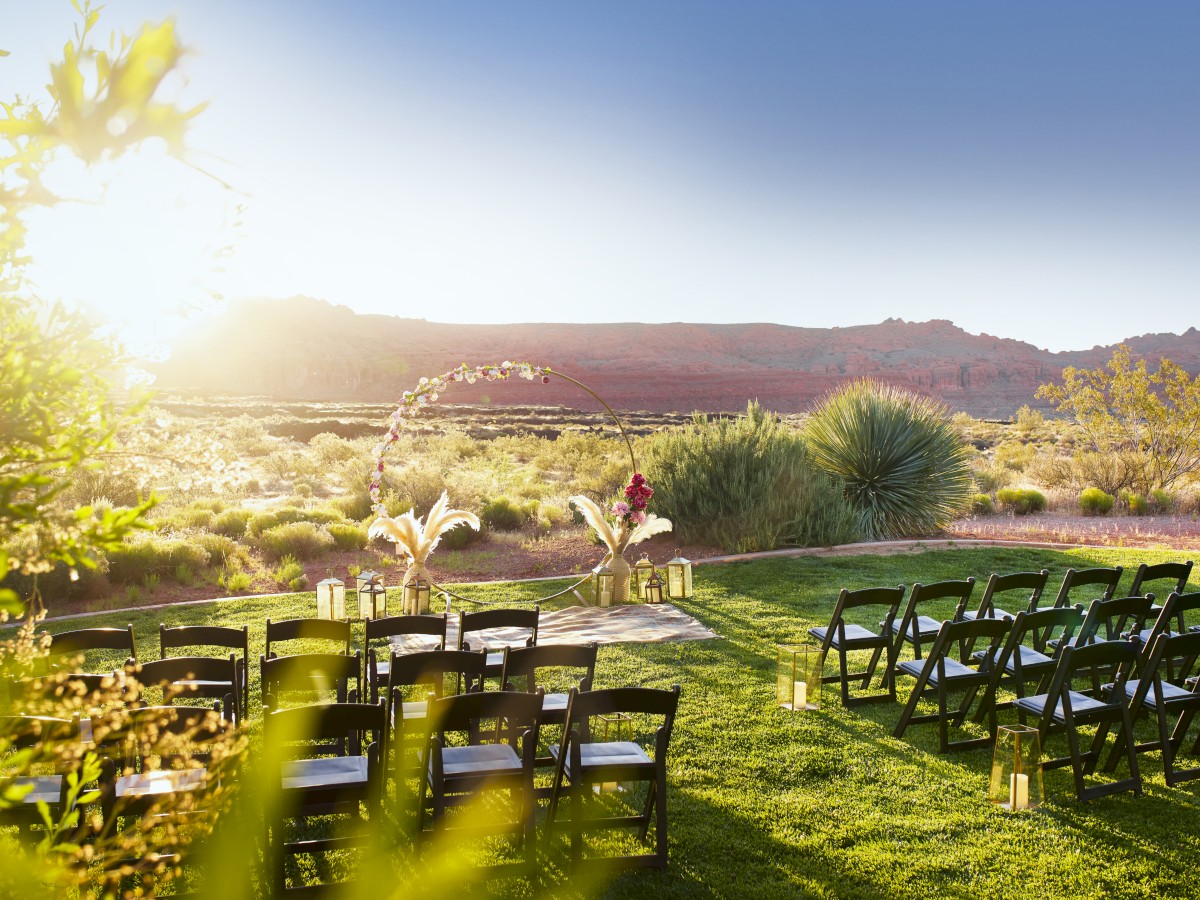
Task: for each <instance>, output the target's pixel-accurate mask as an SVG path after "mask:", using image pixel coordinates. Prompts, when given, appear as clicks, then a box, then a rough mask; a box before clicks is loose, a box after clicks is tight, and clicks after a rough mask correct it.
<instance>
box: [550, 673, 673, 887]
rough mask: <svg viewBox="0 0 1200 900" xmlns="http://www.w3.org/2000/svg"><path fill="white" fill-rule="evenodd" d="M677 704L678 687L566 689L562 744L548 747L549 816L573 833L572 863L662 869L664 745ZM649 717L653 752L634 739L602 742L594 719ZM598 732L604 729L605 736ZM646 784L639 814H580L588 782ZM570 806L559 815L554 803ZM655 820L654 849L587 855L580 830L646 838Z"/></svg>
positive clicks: (553, 825)
mask: <svg viewBox="0 0 1200 900" xmlns="http://www.w3.org/2000/svg"><path fill="white" fill-rule="evenodd" d="M678 708H679V685H675V686H673V687H672V688H671V689H670V690H666V691H663V690H655V689H652V688H638V687H629V688H612V689H609V690H602V691H588V692H586V693H580V692H578V691H576V690H574V689H572V690H571V693H570V697H569V699H568V701H567V721H566V725H565V726H564V728H563V734H564V740H563V744H562V746H558V745H551V747H550V753H551V755H553V756H554V757H555V758H556V760H557V766H556V768H555V770H554V786H553V788H552V790H551V794H550V808H549V811H548V812H547V816H546V828H547V830H548V831H550V832H553V831H555V830H563V829H565V830H567V831H569V833H570V835H571V862H572V864H573V865H574V866H575V867H579V866H581V865H584V864H589V863H593V864H596V865H599V866H601V867H604V868H607V867H611V866H614V865H616V866H629V867H653V868H658V869H665V868H666V867H667V749H668V747H669V746H670V742H671V731H672V729H673V728H674V724H675V714H676V711H677V710H678ZM614 715H629V716H649V717H651V718H653V719H657V720H660V721H661V723H662V724H661V725H659V726H658V727H657V728H655V730H654V732H653V736H654V737H653V756H651V755H650V754H648V753H647V752H646V750H645V749H644V748H643V746H642V745H641V744H640V743H639V742H637V741H636V740H617V741H608V740H603V739H601V740H599V741H597V740H596V739H595V733H594V731H593V729H592V727H591V720H592V719H594V718H597V717H601V716H614ZM602 738H603V735H602ZM612 782H618V783H620V782H624V783H626V784H630V785H634V784H639V783H641V784H645V785H646V800H645V804H644V805H643V806H642V809H641V812H640V813H639V814H637V815H609V816H599V817H597V816H589V817H585V816H584V801H585V800H586V801H588V802H595V800H596V795H595V793H594V791H593V788H598V787H600V786H601V785H603V784H605V783H612ZM562 802H567V803H569V804H570V816H569V819H568V820H567V821H566V822H565V823H564V822H561V821H560V820H559V819H558V807H559V804H560V803H562ZM651 824H653V825H654V851H653V852H652V853H644V854H633V855H627V856H618V857H604V858H585V857H584V832H585V831H594V830H600V829H614V828H630V827H633V828H637V829H638V836H639V839H641V840H643V841H644V840H645V839H646V836H647V834H648V833H649V830H650V826H651Z"/></svg>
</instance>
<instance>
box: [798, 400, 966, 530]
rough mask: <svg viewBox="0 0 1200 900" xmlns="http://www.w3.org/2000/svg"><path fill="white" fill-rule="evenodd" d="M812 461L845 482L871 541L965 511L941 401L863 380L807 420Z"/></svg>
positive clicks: (955, 445)
mask: <svg viewBox="0 0 1200 900" xmlns="http://www.w3.org/2000/svg"><path fill="white" fill-rule="evenodd" d="M804 438H805V440H806V442H807V445H808V451H809V455H810V457H811V459H812V461H813V463H814V464H815V465H816V466H817V467H818V468H820V469H821V470H822V471H824V472H825V473H827V474H828V475H830V476H831V477H834V478H839V479H841V480H842V481H843V482H844V483H845V485H846V497H847V498H848V499H849V500H850V502H851V503H852V504H853V505H854V507H855V508H856V509H857V510H858V517H859V523H860V525H861V528H862V530H863V532H864V533H865V534H866V536H867V537H868V538H869V539H870V540H886V539H891V538H904V537H920V536H922V535H927V534H931V533H933V532H936V531H937V530H938V529H940V528H942V527H943V526H944V525H946V523H948V522H949V521H950V520H952V519H953V518H954V517H955V516H957V515H959V514H960V513H961V512H962V511H963V510H964V509H966V508H968V507H969V506H970V502H971V492H972V487H971V470H970V467H969V465H968V456H967V450H966V446H965V444H964V442H963V439H962V437H961V436H960V435H959V433H958V429H957V428H955V426H954V424H953V423H952V422H951V420H950V413H949V410H948V409H947V408H946V407H945V406H944V405H943V404H941V403H938V402H937V401H934V400H930V399H928V398H926V397H921V396H918V395H917V394H913V393H910V392H909V391H905V390H902V389H900V388H896V387H892V386H891V385H887V384H881V383H879V382H875V381H871V380H870V379H863V380H859V381H854V382H851V383H849V384H846V385H844V386H842V387H840V388H838V389H837V390H836V391H834V392H833V393H832V394H830V395H829V397H828V398H827V399H826V400H825V401H824V402H823V403H822V404H821V405H820V406H819V407H818V408H817V410H816V411H815V412H814V413H813V414H812V415H811V416H809V418H808V421H807V422H806V423H805V428H804Z"/></svg>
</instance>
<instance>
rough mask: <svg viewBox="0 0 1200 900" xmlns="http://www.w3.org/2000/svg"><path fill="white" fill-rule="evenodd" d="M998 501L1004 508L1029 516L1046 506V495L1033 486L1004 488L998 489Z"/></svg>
mask: <svg viewBox="0 0 1200 900" xmlns="http://www.w3.org/2000/svg"><path fill="white" fill-rule="evenodd" d="M996 502H997V503H999V504H1000V507H1001V508H1002V509H1006V510H1008V511H1009V512H1013V513H1016V514H1017V515H1018V516H1027V515H1029V514H1030V513H1035V512H1041V511H1042V510H1044V509H1045V508H1046V495H1045V494H1043V493H1042V492H1041V491H1036V490H1034V489H1033V488H1004V489H1003V490H999V491H996Z"/></svg>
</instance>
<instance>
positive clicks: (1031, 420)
mask: <svg viewBox="0 0 1200 900" xmlns="http://www.w3.org/2000/svg"><path fill="white" fill-rule="evenodd" d="M1015 424H1016V427H1017V430H1018V431H1020V432H1023V433H1025V434H1028V433H1029V432H1031V431H1034V430H1036V429H1038V428H1041V427H1042V426H1043V425H1045V424H1046V416H1045V415H1044V414H1043V413H1042V411H1041V410H1040V409H1031V408H1030V407H1029V406H1022V407H1021V408H1020V409H1018V410H1017V416H1016V420H1015Z"/></svg>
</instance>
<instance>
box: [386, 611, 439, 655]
mask: <svg viewBox="0 0 1200 900" xmlns="http://www.w3.org/2000/svg"><path fill="white" fill-rule="evenodd" d="M406 634H424V635H430V636H432V637H436V638H437V639H438V645H437V649H438V650H445V649H446V616H444V615H436V616H434V615H425V616H388V617H386V618H383V619H367V624H366V646H367V649H371V641H376V640H382V639H384V638H392V637H399V636H400V635H406Z"/></svg>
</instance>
